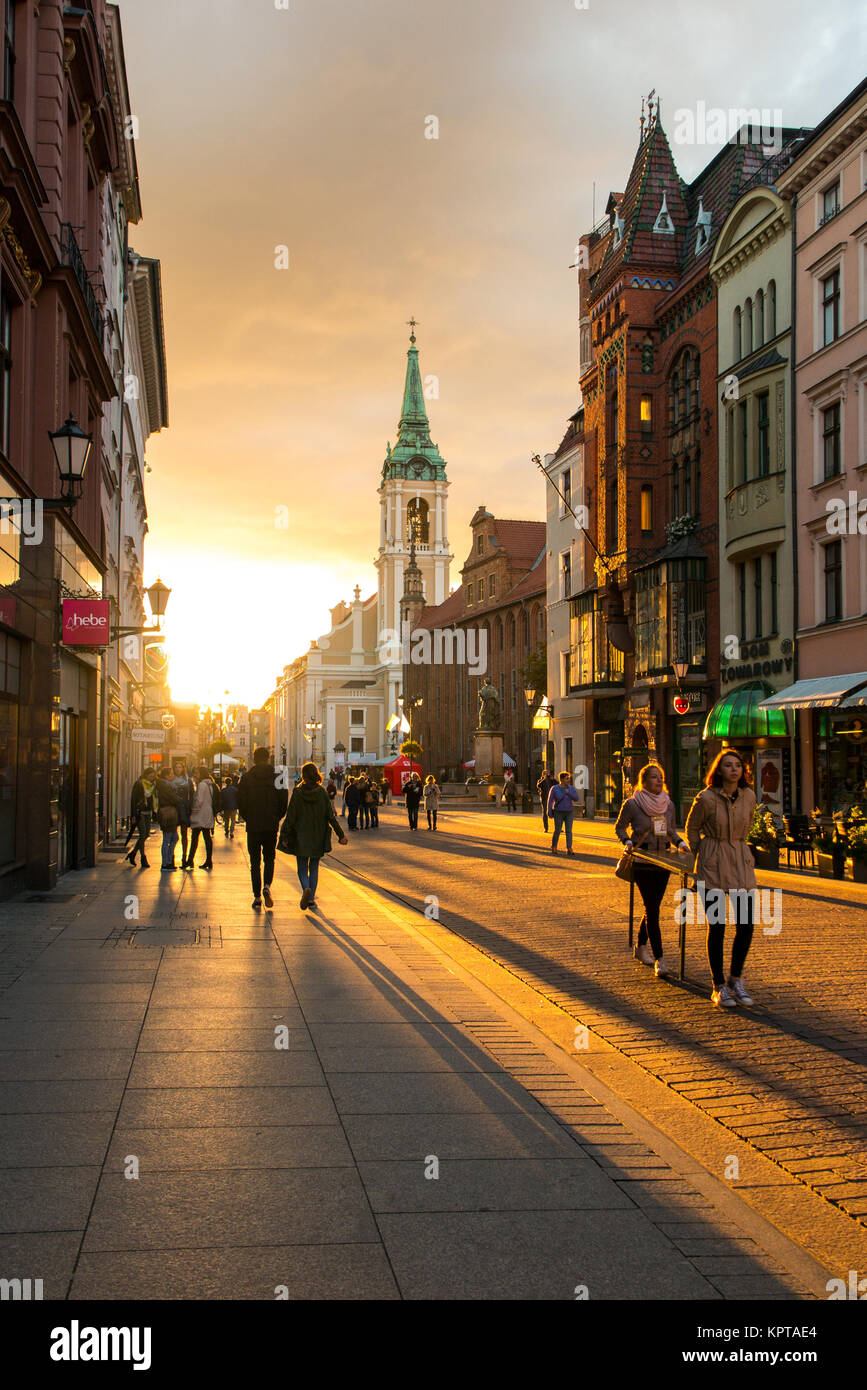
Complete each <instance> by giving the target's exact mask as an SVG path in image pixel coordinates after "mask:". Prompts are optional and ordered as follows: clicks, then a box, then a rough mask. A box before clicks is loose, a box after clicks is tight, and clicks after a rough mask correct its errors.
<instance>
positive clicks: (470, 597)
mask: <svg viewBox="0 0 867 1390" xmlns="http://www.w3.org/2000/svg"><path fill="white" fill-rule="evenodd" d="M472 601H473V586H472V584H468V585H467V603H468V604H470V603H472Z"/></svg>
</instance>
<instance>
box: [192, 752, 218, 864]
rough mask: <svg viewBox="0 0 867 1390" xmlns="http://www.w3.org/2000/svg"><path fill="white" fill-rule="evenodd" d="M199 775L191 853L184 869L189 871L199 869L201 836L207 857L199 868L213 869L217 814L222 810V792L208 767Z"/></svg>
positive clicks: (193, 815)
mask: <svg viewBox="0 0 867 1390" xmlns="http://www.w3.org/2000/svg"><path fill="white" fill-rule="evenodd" d="M198 775H199V780H198V782H197V784H196V795H195V798H194V800H193V810H192V814H191V815H190V827H191V829H192V832H193V833H192V836H191V838H190V852H189V855H188V856H187V860H186V864H185V866H184V867H185V868H187V869H195V868H196V867H197V865H196V862H195V859H196V850H197V849H198V847H199V836H200V835H201V836H202V838H203V840H204V842H205V856H206V857H205V862H204V864H199V865H198V868H200V869H213V867H214V863H213V853H214V825H215V824H216V820H217V812H218V811H219V809H220V791H219V788H218V787H217V784H216V782H215V781H214V780H213V778H212V777H211V774H210V772H209V771H208V769H207V768H206V767H200V768H199V774H198Z"/></svg>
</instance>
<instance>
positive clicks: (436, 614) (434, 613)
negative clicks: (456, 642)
mask: <svg viewBox="0 0 867 1390" xmlns="http://www.w3.org/2000/svg"><path fill="white" fill-rule="evenodd" d="M465 606H466V604H465V602H464V590H463V586H462V585H461V586H460V587H459V588H457V589H455V591H454V593H453V594H449V596H448V598H447V599H445V601H444V602H443V603H439V604H437V606H436V607H435V608H425V610H424V612H423V613H422V615H421V617H420V618H419V620H418V622H417V623H416V627H425V628H434V627H451V626H452V624H453V623H455V622H457V620H458V618H460V617H462V616H463V612H464V608H465Z"/></svg>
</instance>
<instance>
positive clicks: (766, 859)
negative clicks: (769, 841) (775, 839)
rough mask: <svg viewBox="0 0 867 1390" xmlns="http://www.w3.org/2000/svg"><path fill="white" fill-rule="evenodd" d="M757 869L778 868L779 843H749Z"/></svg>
mask: <svg viewBox="0 0 867 1390" xmlns="http://www.w3.org/2000/svg"><path fill="white" fill-rule="evenodd" d="M750 849H751V850H752V852H753V858H754V859H755V861H756V868H757V869H778V868H779V867H780V846H779V845H773V846H771V845H750Z"/></svg>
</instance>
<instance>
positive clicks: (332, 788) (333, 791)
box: [325, 772, 337, 806]
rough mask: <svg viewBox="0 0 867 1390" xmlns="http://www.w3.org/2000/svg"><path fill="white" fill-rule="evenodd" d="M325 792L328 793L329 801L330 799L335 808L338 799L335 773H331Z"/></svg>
mask: <svg viewBox="0 0 867 1390" xmlns="http://www.w3.org/2000/svg"><path fill="white" fill-rule="evenodd" d="M325 790H326V791H327V793H328V799H329V801H330V802H331V804H332V806H333V805H334V801H335V798H336V796H337V783H336V782H335V780H334V773H333V772H332V773H331V776H330V777H329V778H328V785H327V786H326V788H325Z"/></svg>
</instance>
